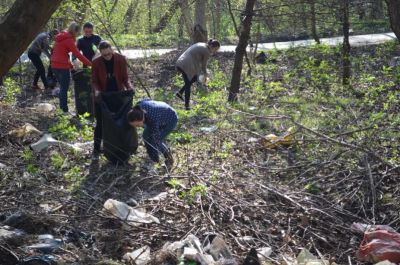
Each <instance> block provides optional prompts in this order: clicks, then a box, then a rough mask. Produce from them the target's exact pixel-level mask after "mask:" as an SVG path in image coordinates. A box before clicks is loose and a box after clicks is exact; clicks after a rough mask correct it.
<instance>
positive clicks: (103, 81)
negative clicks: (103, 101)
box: [92, 41, 133, 160]
mask: <svg viewBox="0 0 400 265" xmlns="http://www.w3.org/2000/svg"><path fill="white" fill-rule="evenodd" d="M99 50H100V54H101V56H100V57H97V58H96V59H94V60H93V69H92V89H93V91H94V93H93V94H94V105H95V108H94V109H95V119H96V128H95V130H94V148H93V154H92V159H93V160H98V159H99V155H100V146H101V142H102V139H103V128H102V112H101V105H100V97H101V94H102V93H107V92H115V91H123V90H133V88H132V85H131V82H130V80H129V76H128V63H127V61H126V59H125V57H124V56H123V55H121V54H118V53H114V51H113V49H112V47H111V44H110V43H109V42H108V41H102V42H100V44H99ZM107 104H108V107H109V108H110V109H111V110H112V111H117V110H118V109H119V108H120V107H121V104H122V102H120V101H119V100H116V99H113V98H110V99H109V100H108V102H107Z"/></svg>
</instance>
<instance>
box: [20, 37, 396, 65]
mask: <svg viewBox="0 0 400 265" xmlns="http://www.w3.org/2000/svg"><path fill="white" fill-rule="evenodd" d="M394 39H396V36H395V35H394V33H392V32H388V33H378V34H366V35H355V36H350V45H351V46H363V45H373V44H380V43H384V42H386V41H389V40H394ZM342 41H343V37H333V38H322V39H321V43H323V44H328V45H330V46H335V45H338V44H341V43H342ZM312 44H315V42H314V40H298V41H286V42H272V43H260V44H259V46H258V47H259V49H267V50H268V49H274V48H276V49H287V48H290V47H296V46H309V45H312ZM235 49H236V46H235V45H223V46H222V47H221V49H220V51H222V52H234V51H235ZM174 50H175V49H126V50H123V51H122V53H123V54H124V55H125V56H126V57H127V58H128V59H136V58H146V57H150V56H152V55H163V54H166V53H169V52H171V51H174ZM28 60H29V59H28V56H27V55H26V54H23V55H22V56H21V61H22V62H26V61H28Z"/></svg>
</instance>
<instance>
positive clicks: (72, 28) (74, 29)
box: [67, 22, 81, 34]
mask: <svg viewBox="0 0 400 265" xmlns="http://www.w3.org/2000/svg"><path fill="white" fill-rule="evenodd" d="M67 30H68V32H70V33H72V34H75V33H78V32H80V31H81V27H80V26H79V24H78V23H76V22H72V23H71V24H70V25H69V27H68V29H67Z"/></svg>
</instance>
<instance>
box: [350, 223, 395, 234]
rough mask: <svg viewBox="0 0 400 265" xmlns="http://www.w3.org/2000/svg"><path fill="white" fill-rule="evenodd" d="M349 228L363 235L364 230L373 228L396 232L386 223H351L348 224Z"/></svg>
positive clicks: (368, 230) (372, 229) (369, 230)
mask: <svg viewBox="0 0 400 265" xmlns="http://www.w3.org/2000/svg"><path fill="white" fill-rule="evenodd" d="M350 229H351V231H352V232H353V233H356V234H360V235H364V233H365V232H371V231H375V230H386V231H389V232H393V233H396V230H394V229H393V228H391V227H390V226H388V225H368V224H363V223H353V224H352V225H351V226H350Z"/></svg>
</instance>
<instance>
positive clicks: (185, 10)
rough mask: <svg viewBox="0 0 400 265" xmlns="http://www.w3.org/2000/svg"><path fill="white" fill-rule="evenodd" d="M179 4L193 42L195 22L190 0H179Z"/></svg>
mask: <svg viewBox="0 0 400 265" xmlns="http://www.w3.org/2000/svg"><path fill="white" fill-rule="evenodd" d="M179 6H180V8H181V12H182V18H183V20H184V24H185V27H186V30H187V33H188V35H189V37H190V40H191V42H193V29H192V25H193V22H192V15H191V12H190V7H189V4H188V0H179Z"/></svg>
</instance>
